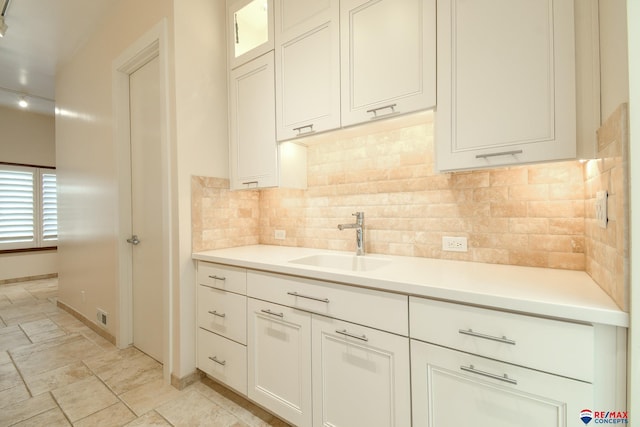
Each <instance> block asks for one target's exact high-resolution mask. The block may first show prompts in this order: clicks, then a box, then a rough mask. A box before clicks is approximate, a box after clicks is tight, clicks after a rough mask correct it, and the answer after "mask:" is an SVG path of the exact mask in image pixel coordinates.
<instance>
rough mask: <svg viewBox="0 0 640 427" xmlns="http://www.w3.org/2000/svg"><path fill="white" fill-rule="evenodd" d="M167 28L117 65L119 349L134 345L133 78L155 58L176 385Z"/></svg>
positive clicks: (165, 328)
mask: <svg viewBox="0 0 640 427" xmlns="http://www.w3.org/2000/svg"><path fill="white" fill-rule="evenodd" d="M167 32H168V31H167V22H166V19H163V20H162V21H160V22H159V23H158V24H156V25H155V26H154V27H153V28H151V29H150V30H149V31H147V32H146V33H145V34H144V35H143V36H141V37H140V38H139V39H138V40H136V41H135V42H134V43H133V44H131V45H130V46H129V47H128V48H126V49H125V50H124V51H123V52H122V53H121V54H120V56H118V57H117V58H116V59H115V60H114V61H113V64H112V84H113V117H114V139H115V141H114V147H115V150H116V164H117V171H116V173H117V176H118V196H117V200H118V207H117V210H116V215H117V218H116V230H115V231H116V238H117V241H116V244H115V247H116V264H117V280H118V286H117V291H116V294H117V302H116V321H117V322H118V323H117V326H116V345H117V346H118V348H126V347H127V346H129V345H131V344H133V281H132V272H133V268H132V267H133V266H132V259H131V256H132V246H131V244H129V243H127V242H126V239H127V238H129V237H131V232H132V218H131V214H132V210H131V196H132V194H131V193H132V192H131V138H130V120H129V76H130V75H131V74H132V73H134V72H135V71H136V70H138V69H139V68H140V67H141V66H143V65H144V64H146V63H147V62H149V60H151V59H153V58H154V57H156V56H157V57H158V60H159V66H160V104H161V106H160V110H161V111H160V117H161V120H160V150H161V162H162V165H161V168H162V178H161V181H162V182H161V183H160V187H161V192H162V208H161V210H162V212H160V214H161V215H162V265H160V266H158V268H161V269H162V294H163V295H162V312H163V315H162V319H163V324H162V340H163V344H162V346H163V371H164V375H163V376H164V380H165V382H166V383H170V381H171V366H172V361H173V359H172V348H173V347H172V345H171V344H172V333H171V330H172V327H171V318H172V301H171V299H172V298H171V287H172V274H173V268H172V266H173V256H172V251H171V246H172V245H171V243H172V241H173V239H174V236H173V233H172V227H171V223H172V215H171V202H172V197H171V182H172V179H173V177H172V170H173V168H172V167H171V164H172V156H171V148H170V135H171V132H170V131H171V129H170V123H169V122H170V121H169V117H170V116H169V111H170V106H169V93H170V91H169V79H168V77H169V66H168V53H169V48H168V36H167Z"/></svg>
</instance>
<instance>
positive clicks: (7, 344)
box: [0, 325, 31, 351]
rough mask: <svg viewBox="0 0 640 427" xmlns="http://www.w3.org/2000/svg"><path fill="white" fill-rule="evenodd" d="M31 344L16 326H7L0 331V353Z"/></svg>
mask: <svg viewBox="0 0 640 427" xmlns="http://www.w3.org/2000/svg"><path fill="white" fill-rule="evenodd" d="M27 344H31V341H30V340H29V338H28V337H27V335H26V334H25V333H24V332H22V329H20V327H19V326H18V325H13V326H7V327H5V328H2V329H0V351H5V350H10V349H12V348H16V347H20V346H23V345H27Z"/></svg>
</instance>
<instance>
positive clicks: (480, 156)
mask: <svg viewBox="0 0 640 427" xmlns="http://www.w3.org/2000/svg"><path fill="white" fill-rule="evenodd" d="M522 153H523V151H522V150H513V151H501V152H499V153H487V154H476V159H486V158H487V157H498V156H515V155H516V154H522Z"/></svg>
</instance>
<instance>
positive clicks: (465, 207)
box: [458, 203, 491, 218]
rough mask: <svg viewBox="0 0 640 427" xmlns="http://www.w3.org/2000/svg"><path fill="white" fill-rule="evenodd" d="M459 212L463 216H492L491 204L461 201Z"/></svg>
mask: <svg viewBox="0 0 640 427" xmlns="http://www.w3.org/2000/svg"><path fill="white" fill-rule="evenodd" d="M458 214H459V215H460V216H461V217H463V218H489V217H490V216H491V204H490V203H461V204H458Z"/></svg>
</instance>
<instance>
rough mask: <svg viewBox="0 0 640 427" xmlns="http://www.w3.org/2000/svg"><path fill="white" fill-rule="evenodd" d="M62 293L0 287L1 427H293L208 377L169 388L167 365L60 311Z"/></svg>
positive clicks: (38, 285) (53, 285)
mask: <svg viewBox="0 0 640 427" xmlns="http://www.w3.org/2000/svg"><path fill="white" fill-rule="evenodd" d="M57 290H58V284H57V279H47V280H37V281H32V282H21V283H14V284H7V285H0V427H2V426H38V427H40V426H48V427H53V426H69V425H73V426H91V427H103V426H104V427H106V426H189V427H191V426H216V427H217V426H220V427H258V426H279V427H282V426H287V425H288V424H286V423H284V422H282V421H281V420H279V419H277V418H275V417H273V416H272V415H270V414H268V413H266V412H265V411H262V410H261V409H259V408H257V407H255V406H253V405H251V404H249V403H248V402H247V401H246V400H244V399H242V398H241V397H239V396H238V395H236V394H234V393H232V392H230V391H228V390H226V389H225V388H223V387H221V386H219V385H217V384H216V383H214V382H213V381H210V380H208V379H206V378H205V379H203V380H202V381H201V382H197V383H195V384H192V385H190V386H188V387H186V388H185V389H184V390H181V391H179V390H177V389H175V388H173V387H171V386H169V385H166V384H164V383H163V380H162V365H160V364H159V363H158V362H156V361H155V360H153V359H151V358H150V357H148V356H147V355H145V354H144V353H142V352H140V351H138V350H137V349H135V348H133V347H131V348H127V349H124V350H118V349H117V348H116V347H114V346H113V345H112V344H110V343H109V342H108V341H106V340H105V339H103V338H102V337H100V336H99V335H97V334H96V333H95V332H93V331H92V330H91V329H89V328H88V327H87V326H85V325H84V324H83V323H81V322H80V321H78V320H77V319H76V318H74V317H73V316H71V315H70V314H68V313H67V312H65V311H63V310H61V309H59V308H58V307H57V306H56V295H57Z"/></svg>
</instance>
